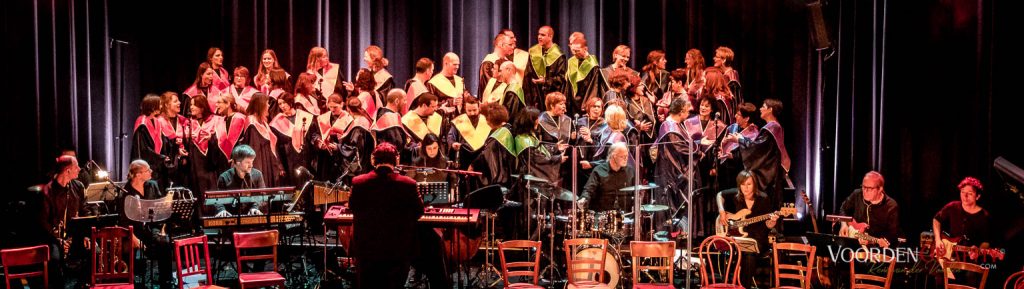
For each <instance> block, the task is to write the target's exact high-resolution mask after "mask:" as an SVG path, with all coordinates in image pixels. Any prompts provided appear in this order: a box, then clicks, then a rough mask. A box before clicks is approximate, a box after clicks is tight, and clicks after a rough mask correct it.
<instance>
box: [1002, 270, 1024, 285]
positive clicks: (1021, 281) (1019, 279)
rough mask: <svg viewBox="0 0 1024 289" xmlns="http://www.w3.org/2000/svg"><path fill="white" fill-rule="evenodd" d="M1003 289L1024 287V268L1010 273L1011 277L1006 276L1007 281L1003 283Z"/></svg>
mask: <svg viewBox="0 0 1024 289" xmlns="http://www.w3.org/2000/svg"><path fill="white" fill-rule="evenodd" d="M1010 284H1013V286H1010ZM1003 289H1024V270H1021V271H1017V273H1013V274H1010V277H1007V278H1006V283H1003Z"/></svg>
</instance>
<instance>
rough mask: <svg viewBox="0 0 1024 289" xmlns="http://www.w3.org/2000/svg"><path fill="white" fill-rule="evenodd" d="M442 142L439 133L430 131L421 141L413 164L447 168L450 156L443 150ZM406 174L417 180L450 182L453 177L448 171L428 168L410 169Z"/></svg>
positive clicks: (424, 166) (422, 166) (423, 166)
mask: <svg viewBox="0 0 1024 289" xmlns="http://www.w3.org/2000/svg"><path fill="white" fill-rule="evenodd" d="M440 151H441V143H440V139H438V137H437V135H435V134H433V133H428V134H427V136H426V137H424V138H423V141H421V142H420V149H419V151H418V152H417V153H416V156H415V157H413V161H412V166H415V167H421V168H436V169H447V168H448V158H446V157H445V156H444V154H442V153H441V152H440ZM405 173H406V175H407V176H409V177H410V178H413V179H415V180H416V181H417V182H449V183H451V181H452V179H451V178H450V177H449V175H448V173H447V172H443V171H438V170H427V169H408V170H407V171H406V172H405Z"/></svg>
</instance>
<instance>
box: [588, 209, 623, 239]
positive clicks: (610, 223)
mask: <svg viewBox="0 0 1024 289" xmlns="http://www.w3.org/2000/svg"><path fill="white" fill-rule="evenodd" d="M622 221H623V219H622V212H619V211H617V210H611V211H604V212H599V213H597V214H596V216H595V221H594V223H595V230H596V231H600V232H601V233H603V234H607V235H613V236H617V235H623V234H626V233H627V232H626V231H625V230H624V228H623V224H622Z"/></svg>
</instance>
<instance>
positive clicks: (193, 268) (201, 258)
mask: <svg viewBox="0 0 1024 289" xmlns="http://www.w3.org/2000/svg"><path fill="white" fill-rule="evenodd" d="M207 241H208V240H207V237H206V235H202V236H198V237H191V238H185V239H181V240H175V241H174V260H176V263H177V266H178V288H179V289H184V288H185V277H188V276H193V275H205V276H206V283H202V282H200V283H199V286H198V287H192V288H196V289H220V288H224V287H220V286H217V285H213V275H211V274H210V266H211V265H210V264H211V263H210V247H209V245H208V242H207ZM225 289H226V288H225Z"/></svg>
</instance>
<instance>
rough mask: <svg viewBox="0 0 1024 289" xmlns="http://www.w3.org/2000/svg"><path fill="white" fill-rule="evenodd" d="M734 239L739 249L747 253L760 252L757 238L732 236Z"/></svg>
mask: <svg viewBox="0 0 1024 289" xmlns="http://www.w3.org/2000/svg"><path fill="white" fill-rule="evenodd" d="M732 239H733V240H736V246H737V247H739V248H740V251H742V252H747V253H754V254H758V253H761V248H760V247H758V246H757V240H754V239H753V238H747V237H733V238H732Z"/></svg>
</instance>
